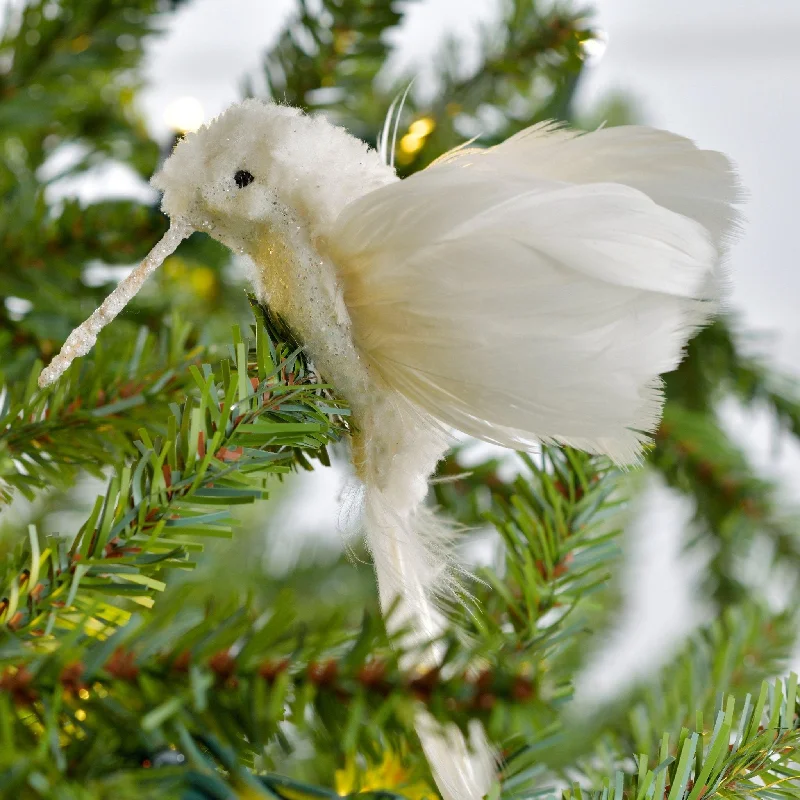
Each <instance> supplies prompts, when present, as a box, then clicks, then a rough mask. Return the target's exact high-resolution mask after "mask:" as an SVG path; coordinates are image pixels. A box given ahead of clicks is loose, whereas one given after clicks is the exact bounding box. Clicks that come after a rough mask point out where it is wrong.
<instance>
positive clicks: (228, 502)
mask: <svg viewBox="0 0 800 800" xmlns="http://www.w3.org/2000/svg"><path fill="white" fill-rule="evenodd" d="M257 313H259V320H258V322H257V324H256V326H255V337H254V338H252V339H249V340H245V339H244V338H243V337H242V336H241V334H240V333H239V332H238V331H237V332H236V333H235V338H234V342H233V346H232V348H231V358H230V359H229V360H224V361H222V362H221V363H220V364H219V365H218V366H217V367H216V368H214V369H212V368H211V367H210V366H208V365H203V366H202V367H196V366H194V365H192V366H190V367H189V368H188V371H189V372H190V374H191V377H192V380H193V381H194V383H195V392H194V393H193V394H192V395H191V396H190V398H189V399H188V400H186V401H185V402H184V403H182V404H181V405H177V404H173V405H172V406H171V414H170V416H169V418H168V420H166V422H165V432H164V434H163V435H156V434H153V433H151V432H149V431H148V430H147V429H146V428H142V429H140V435H141V439H140V440H139V441H137V442H135V446H136V449H137V451H138V453H139V456H138V458H137V459H136V460H134V461H131V462H128V463H124V464H123V465H121V466H119V467H118V468H117V469H116V471H115V474H114V476H113V477H112V479H111V480H110V482H109V484H108V489H107V491H106V493H105V495H101V496H99V497H98V498H97V500H96V502H95V504H94V508H93V510H92V512H91V514H90V516H89V518H88V519H87V520H86V522H85V523H84V524H83V525H82V526H81V528H80V530H79V531H78V533H77V534H76V535H74V536H72V537H63V536H62V537H56V536H53V537H48V538H47V539H46V540H44V541H41V540H40V537H39V535H38V534H37V532H36V531H35V530H34V529H31V531H30V534H29V537H28V538H29V545H28V546H22V547H20V548H19V549H18V550H17V552H16V554H15V556H14V557H13V558H12V559H11V560H9V561H8V562H7V564H6V570H5V578H4V581H3V585H4V587H5V588H4V590H3V599H2V600H1V601H0V624H2V625H3V628H4V631H5V635H6V637H10V638H12V639H13V640H14V641H17V642H21V641H24V640H30V639H38V640H42V641H43V642H46V641H48V640H49V639H51V638H52V637H53V636H58V635H63V634H64V633H65V632H67V631H69V630H72V629H74V628H75V627H76V626H77V627H78V628H80V627H83V626H86V625H87V624H88V621H89V620H91V624H90V628H91V629H92V630H95V631H96V632H99V633H104V632H107V630H108V629H110V628H113V627H115V626H116V625H117V624H118V623H119V622H120V621H122V620H125V619H127V616H128V614H127V612H125V611H123V610H121V609H119V608H117V607H116V606H113V605H110V603H112V602H113V601H112V600H110V598H117V599H119V600H127V601H129V602H133V603H135V604H138V605H140V606H145V607H149V606H151V605H152V603H153V601H154V598H155V596H157V594H158V593H159V592H160V591H161V590H162V589H163V588H164V583H163V581H162V580H161V577H163V574H164V573H165V571H167V570H169V569H174V568H178V569H185V568H191V566H192V558H191V553H192V552H196V551H199V550H202V547H203V546H202V541H203V539H205V538H207V537H220V536H222V537H227V536H230V535H231V533H232V525H233V518H232V516H231V513H230V507H231V506H233V505H237V504H241V503H251V502H253V501H254V500H256V499H260V498H262V497H264V496H265V494H266V491H265V488H264V480H265V478H266V477H267V476H269V475H276V474H281V473H285V472H288V471H290V470H291V469H292V468H293V467H294V466H295V465H296V464H298V463H299V464H303V465H306V464H307V457H306V456H305V455H303V453H304V452H305V453H308V454H309V455H311V456H317V457H319V458H321V459H322V460H323V461H325V462H326V463H327V455H326V454H325V445H326V444H327V443H329V442H330V441H332V440H334V439H335V438H336V437H337V436H338V433H339V431H340V430H343V429H344V423H343V422H342V419H343V415H344V414H345V413H346V411H345V410H344V409H343V408H341V406H340V405H339V404H337V402H336V401H335V399H333V398H332V397H330V396H329V395H328V394H327V393H326V390H325V387H324V386H322V385H321V384H319V383H318V382H316V379H315V377H314V376H313V375H312V374H310V373H309V372H308V369H307V367H306V365H305V362H304V360H303V359H302V358H300V357H299V354H297V353H291V354H290V353H288V352H287V350H286V348H285V346H280V347H278V348H276V345H275V343H274V342H273V341H272V340H271V339H270V337H269V334H268V333H267V331H266V329H265V327H264V325H263V322H262V317H261V316H260V312H257ZM135 399H139V398H135ZM128 402H129V401H128Z"/></svg>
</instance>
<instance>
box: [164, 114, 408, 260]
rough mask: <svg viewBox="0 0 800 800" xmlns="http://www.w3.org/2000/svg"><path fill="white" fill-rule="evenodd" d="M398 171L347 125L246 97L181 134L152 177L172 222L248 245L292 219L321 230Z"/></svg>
mask: <svg viewBox="0 0 800 800" xmlns="http://www.w3.org/2000/svg"><path fill="white" fill-rule="evenodd" d="M394 179H395V178H394V170H392V169H391V168H390V167H387V166H386V165H384V164H383V163H382V162H381V161H380V158H379V157H378V155H377V153H376V152H375V151H372V150H369V148H368V147H367V145H365V144H364V143H363V142H361V141H359V140H358V139H356V138H355V137H353V136H351V135H350V134H349V133H347V132H346V131H345V130H344V129H343V128H339V127H336V126H334V125H332V124H331V123H330V122H328V121H327V120H326V119H325V118H323V117H319V116H308V115H306V114H303V113H302V112H301V111H299V110H298V109H296V108H290V107H288V106H281V105H277V104H275V103H264V102H262V101H259V100H252V99H250V100H245V101H244V102H242V103H238V104H236V105H234V106H231V107H230V108H229V109H228V110H227V111H225V112H224V113H223V114H221V115H220V116H218V117H216V118H215V119H213V120H212V121H211V122H210V123H208V124H207V125H204V126H202V127H201V128H200V129H199V130H197V131H196V132H194V133H189V134H187V135H186V136H185V137H183V138H182V139H181V140H180V141H179V142H178V143H177V144H176V146H175V149H174V150H173V152H172V154H171V155H170V156H169V158H168V159H167V160H166V161H165V162H164V164H163V166H162V167H161V169H160V170H159V171H158V172H157V173H156V174H155V175H154V176H153V178H152V181H151V183H152V185H153V186H154V187H156V188H157V189H159V190H161V191H162V192H163V200H162V204H161V207H162V210H163V211H164V212H165V213H166V214H168V215H169V217H170V218H171V220H172V221H173V224H174V223H176V222H178V221H180V222H181V224H183V225H185V226H187V227H189V228H191V229H192V230H200V231H204V232H206V233H208V234H210V235H211V236H213V237H214V238H215V239H218V240H219V241H221V242H222V243H223V244H225V245H227V246H228V247H230V248H231V249H233V250H234V251H236V252H244V251H247V250H249V249H250V247H249V244H250V243H251V241H252V240H255V239H259V238H261V237H263V236H264V235H265V228H266V229H268V230H272V231H274V230H275V229H276V228H279V227H280V226H281V225H286V224H287V220H288V221H289V223H290V224H300V225H304V226H306V227H308V228H309V233H310V234H311V235H316V234H318V233H323V232H324V230H325V228H326V226H328V225H329V224H330V223H331V222H332V221H333V219H335V217H336V216H337V215H338V213H339V212H340V211H341V209H342V208H343V207H344V206H345V205H346V204H347V203H348V202H350V201H351V200H353V199H355V198H357V197H359V196H360V195H361V194H363V193H364V192H365V191H369V190H371V189H373V188H377V186H378V185H382V184H383V183H386V182H387V181H388V180H394Z"/></svg>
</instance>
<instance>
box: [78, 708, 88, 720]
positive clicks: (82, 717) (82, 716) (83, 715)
mask: <svg viewBox="0 0 800 800" xmlns="http://www.w3.org/2000/svg"><path fill="white" fill-rule="evenodd" d="M75 719H76V720H78V722H83V721H84V720H85V719H86V712H85V711H84V710H83V709H82V708H79V709H78V710H77V711H76V712H75Z"/></svg>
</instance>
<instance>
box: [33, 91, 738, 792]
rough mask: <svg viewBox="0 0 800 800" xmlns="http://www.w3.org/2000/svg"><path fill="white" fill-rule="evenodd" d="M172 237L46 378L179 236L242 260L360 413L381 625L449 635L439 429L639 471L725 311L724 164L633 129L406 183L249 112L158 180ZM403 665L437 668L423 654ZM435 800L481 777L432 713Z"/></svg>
mask: <svg viewBox="0 0 800 800" xmlns="http://www.w3.org/2000/svg"><path fill="white" fill-rule="evenodd" d="M152 183H153V185H154V186H155V187H156V188H158V189H160V190H162V191H163V193H164V196H163V202H162V208H163V210H164V212H165V213H166V214H168V215H169V217H170V220H171V226H170V229H169V231H168V232H167V233H166V234H165V236H164V237H163V239H162V240H161V241H160V242H159V243H158V244H157V245H156V246H155V247H154V248H153V250H152V251H151V252H150V254H149V255H148V256H147V257H146V258H145V260H144V261H143V262H142V264H141V265H140V266H139V267H138V268H137V269H136V270H134V272H133V273H131V275H129V276H128V277H127V278H126V279H125V280H124V281H122V282H121V283H120V285H119V286H118V287H117V289H116V290H115V291H114V292H113V293H112V294H111V295H109V297H108V298H107V299H106V300H105V301H104V302H103V304H102V305H101V306H100V307H99V308H98V309H97V311H95V312H94V314H92V316H91V317H90V318H89V319H88V320H87V321H86V322H85V323H83V325H81V326H80V327H79V328H77V329H76V330H75V331H74V332H73V333H72V334H71V335H70V336H69V338H68V339H67V341H66V343H65V345H64V347H63V349H62V351H61V353H60V354H59V355H58V356H56V357H55V358H54V359H53V361H52V363H51V364H50V365H49V366H48V367H47V368H46V369H44V370H43V372H42V375H41V377H40V381H39V383H40V385H42V386H45V385H47V384H48V383H51V382H52V381H54V380H55V379H56V378H58V376H59V375H61V374H62V372H63V371H64V370H65V369H66V368H67V367H68V366H69V364H70V363H71V361H72V360H73V359H74V358H76V357H77V356H80V355H84V354H86V353H87V352H88V351H89V350H90V349H91V347H92V346H93V345H94V342H95V340H96V338H97V334H98V333H99V331H100V330H101V329H102V328H103V327H104V326H105V325H106V324H107V323H109V322H110V321H111V320H112V319H113V318H114V317H115V316H116V315H117V314H118V313H119V311H120V310H121V309H122V308H123V307H124V306H125V304H126V303H127V302H128V301H129V300H130V299H131V298H132V297H133V296H134V294H135V293H136V292H137V291H138V289H139V288H140V286H141V285H142V283H143V282H144V280H145V279H146V277H147V276H148V275H149V274H150V273H151V272H152V271H153V270H155V269H156V268H157V267H158V265H159V264H160V263H161V262H162V261H163V260H164V259H165V258H166V257H167V256H168V255H169V254H170V253H171V252H172V251H173V250H174V249H175V248H176V247H177V246H178V244H179V243H180V241H181V240H182V239H183V238H185V237H186V236H188V235H189V234H190V233H191V232H193V231H205V232H206V233H208V234H209V235H211V236H213V237H214V238H215V239H218V240H219V241H220V242H223V243H224V244H226V245H227V246H228V247H230V248H231V249H232V250H233V251H235V252H236V253H239V254H242V255H244V256H247V257H249V260H250V261H251V263H252V266H253V273H252V280H253V283H254V285H255V292H256V296H257V297H258V299H259V300H260V301H261V302H263V303H264V304H265V305H267V306H269V307H270V309H272V310H273V311H274V312H276V313H277V314H279V315H280V316H281V317H282V318H283V319H284V320H285V321H286V323H287V324H288V325H289V326H290V327H291V328H292V329H293V331H294V332H295V333H296V334H297V336H298V338H299V340H300V341H302V342H303V343H304V345H305V347H306V351H307V353H308V355H309V357H310V359H311V361H312V362H313V363H314V365H315V367H316V369H317V371H318V372H319V373H320V374H321V375H322V376H323V377H324V378H325V379H326V381H328V382H330V383H332V384H333V385H334V386H335V387H336V389H337V392H338V394H339V395H340V396H341V397H342V398H343V399H344V400H345V401H346V402H347V403H348V405H349V406H350V408H351V412H352V419H353V423H354V426H353V427H354V433H353V436H352V453H353V462H354V465H355V470H356V474H357V476H358V478H359V479H360V481H361V482H362V484H363V520H364V528H365V531H366V537H367V542H368V544H369V548H370V550H371V553H372V556H373V559H374V563H375V571H376V574H377V580H378V586H379V590H380V598H381V603H382V606H383V607H384V609H388V607H389V606H390V605H392V604H394V603H395V602H397V603H398V608H397V613H395V614H393V615H392V617H391V622H392V624H393V625H394V626H403V627H404V628H409V627H410V628H411V629H413V630H414V631H415V632H416V635H417V636H418V638H419V640H420V641H422V640H429V639H435V638H436V637H437V636H438V635H440V634H441V632H442V630H443V627H444V626H443V621H442V615H441V613H440V611H439V610H438V608H437V602H436V601H437V595H438V594H440V593H441V592H442V591H443V590H446V589H447V587H448V585H450V584H451V581H452V578H451V577H450V569H449V568H450V557H449V555H448V542H449V540H450V539H451V530H450V528H449V527H448V526H447V524H446V523H444V522H442V521H440V520H438V519H437V518H436V517H435V515H434V514H433V513H432V512H431V511H430V510H428V509H427V508H426V506H425V504H424V501H425V497H426V494H427V489H428V478H429V476H430V475H431V473H432V472H433V470H434V468H435V466H436V464H437V462H438V461H439V459H440V458H441V457H442V455H443V454H444V452H445V450H446V448H447V435H446V432H447V429H448V428H455V429H457V430H460V431H463V432H464V433H467V434H469V435H471V436H474V437H477V438H478V439H483V440H485V441H488V442H494V443H497V444H501V445H505V446H508V447H513V448H517V449H530V448H532V447H534V446H535V445H536V444H537V443H540V442H555V443H563V444H569V445H571V446H573V447H578V448H581V449H584V450H587V451H590V452H593V453H603V454H605V455H607V456H609V457H610V458H611V459H613V460H614V461H615V462H616V463H618V464H629V463H634V462H636V461H637V460H638V459H639V456H640V452H641V448H642V444H643V443H644V442H646V441H647V440H648V437H649V434H650V433H652V431H653V430H654V429H655V427H656V425H657V423H658V420H659V417H660V414H661V407H662V403H663V398H662V394H661V388H660V386H661V380H660V375H661V374H662V373H664V372H667V371H669V370H672V369H674V368H675V367H676V366H677V365H678V363H679V362H680V360H681V357H682V354H683V350H684V346H685V345H686V342H687V341H688V339H689V338H690V337H691V335H692V334H693V332H695V331H696V330H697V329H698V328H699V327H700V326H702V325H703V324H704V323H706V322H707V321H708V319H709V318H710V316H711V315H712V314H713V313H714V311H715V309H716V308H717V305H718V304H717V302H716V301H717V299H718V297H717V295H718V293H719V286H720V280H719V271H718V268H717V267H718V264H719V262H720V258H721V256H722V254H723V250H724V246H725V243H726V240H727V239H728V238H729V235H730V233H731V232H732V230H733V228H734V227H735V225H736V222H737V212H736V210H735V205H736V203H737V202H738V201H739V192H738V188H737V187H738V182H737V180H736V176H735V174H734V171H733V169H732V168H731V165H730V163H729V161H728V160H727V159H726V158H725V157H724V156H723V155H721V154H720V153H716V152H710V151H705V150H700V149H698V148H697V147H696V146H695V145H694V144H693V143H692V142H690V141H689V140H687V139H684V138H681V137H679V136H675V135H673V134H671V133H667V132H663V131H658V130H653V129H651V128H646V127H618V128H605V129H601V130H598V131H595V132H592V133H586V134H579V133H577V132H574V131H570V130H567V129H565V128H563V127H560V126H558V125H556V124H552V123H545V124H540V125H535V126H534V127H532V128H528V129H527V130H525V131H522V132H521V133H519V134H517V135H516V136H513V137H511V138H510V139H508V140H507V141H505V142H503V143H502V144H500V145H498V146H496V147H491V148H488V149H477V148H472V147H464V148H459V149H456V150H455V151H452V152H451V153H449V154H447V155H445V156H444V157H442V158H441V159H439V160H438V161H436V162H435V163H433V164H432V165H431V166H429V167H428V168H426V169H424V170H422V171H421V172H418V173H416V174H414V175H412V176H411V177H409V178H406V179H405V180H400V179H398V177H397V175H396V174H395V170H394V168H393V167H392V166H390V165H388V164H387V163H385V160H384V159H383V158H381V155H380V154H379V153H378V152H376V151H374V150H371V149H370V148H369V147H368V146H367V145H366V144H364V143H363V142H361V141H360V140H358V139H356V138H355V137H353V136H351V135H350V134H349V133H347V132H346V131H345V130H344V129H343V128H340V127H336V126H334V125H332V124H331V123H330V122H328V121H327V120H326V119H325V118H323V117H321V116H307V115H305V114H303V113H302V112H301V111H299V110H298V109H295V108H289V107H286V106H281V105H276V104H273V103H263V102H260V101H257V100H245V101H244V102H242V103H239V104H236V105H234V106H232V107H230V108H229V109H228V110H227V111H225V112H224V113H223V114H221V115H220V116H219V117H217V118H216V119H214V120H213V121H212V122H210V123H209V124H208V125H206V126H203V127H202V128H200V130H198V131H197V132H196V133H190V134H187V135H186V136H185V138H183V139H181V140H180V141H179V142H178V144H177V145H176V147H175V149H174V151H173V153H172V155H171V156H170V157H169V158H168V159H167V160H166V162H165V163H164V165H163V167H162V168H161V170H160V171H159V172H158V173H157V174H156V175H155V176H154V177H153V180H152ZM422 652H423V654H422V655H420V656H419V661H418V663H417V666H421V667H426V666H427V667H430V666H435V664H436V659H437V652H436V650H435V649H429V650H427V651H422ZM417 727H418V731H419V734H420V738H421V740H422V743H423V746H424V748H425V751H426V754H427V755H428V758H429V760H430V762H431V766H432V769H433V772H434V776H435V778H436V781H437V784H438V786H439V789H440V791H441V792H442V795H443V796H444V798H446V800H478V799H479V798H481V797H483V795H484V793H485V792H487V791H488V789H489V787H490V784H491V781H492V777H493V773H494V764H493V758H492V755H491V751H490V750H489V748H488V745H487V744H486V742H485V740H484V739H483V735H482V732H481V730H480V727H479V726H474V727H473V729H472V734H473V735H472V736H471V741H470V744H469V745H468V744H467V742H466V741H465V739H464V737H463V736H462V735H461V734H460V733H459V732H458V731H457V729H454V728H448V729H444V730H443V729H441V728H439V727H438V726H437V725H436V724H435V723H434V721H433V720H432V719H431V718H430V717H429V716H427V715H426V714H425V713H424V712H420V716H419V717H418V726H417Z"/></svg>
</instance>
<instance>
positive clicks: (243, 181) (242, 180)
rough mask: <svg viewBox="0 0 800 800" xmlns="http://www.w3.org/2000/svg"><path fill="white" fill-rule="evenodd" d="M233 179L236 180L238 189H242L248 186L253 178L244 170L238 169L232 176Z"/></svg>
mask: <svg viewBox="0 0 800 800" xmlns="http://www.w3.org/2000/svg"><path fill="white" fill-rule="evenodd" d="M233 179H234V181H236V185H237V186H238V187H239V188H240V189H244V187H245V186H249V185H250V184H251V183H252V182H253V181H254V180H255V178H254V177H253V176H252V175H251V174H250V173H249V172H248V171H247V170H246V169H240V170H239V171H238V172H237V173H236V174H235V175H234V176H233Z"/></svg>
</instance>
